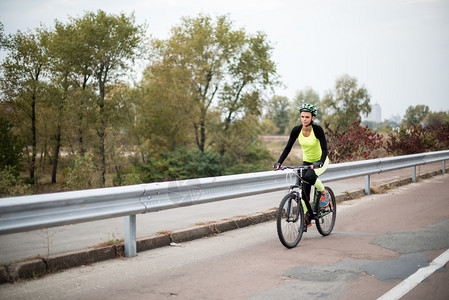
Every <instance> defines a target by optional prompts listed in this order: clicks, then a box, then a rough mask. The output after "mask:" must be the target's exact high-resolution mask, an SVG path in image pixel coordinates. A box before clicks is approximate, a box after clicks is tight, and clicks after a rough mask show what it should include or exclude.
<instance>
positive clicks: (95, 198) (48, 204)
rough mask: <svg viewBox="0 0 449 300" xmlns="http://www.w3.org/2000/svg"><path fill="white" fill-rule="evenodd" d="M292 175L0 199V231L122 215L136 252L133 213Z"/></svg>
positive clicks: (345, 173)
mask: <svg viewBox="0 0 449 300" xmlns="http://www.w3.org/2000/svg"><path fill="white" fill-rule="evenodd" d="M448 159H449V150H446V151H437V152H428V153H421V154H413V155H405V156H398V157H389V158H382V159H372V160H365V161H357V162H350V163H340V164H332V165H330V166H329V167H328V169H327V171H326V173H325V174H323V175H322V176H321V177H320V179H321V180H322V181H323V182H329V181H335V180H342V179H347V178H353V177H359V176H365V192H366V193H368V194H369V191H370V175H371V174H376V173H381V172H385V171H390V170H396V169H401V168H407V167H412V177H413V181H416V166H418V165H423V164H427V163H431V162H437V161H442V162H443V167H442V170H443V172H445V169H446V168H445V160H448ZM294 180H295V176H294V174H293V173H292V171H282V172H281V171H277V172H274V171H268V172H258V173H249V174H240V175H229V176H220V177H209V178H200V179H189V180H181V181H170V182H159V183H150V184H140V185H132V186H124V187H113V188H103V189H92V190H82V191H74V192H62V193H54V194H42V195H33V196H21V197H11V198H2V199H0V234H10V233H17V232H24V231H29V230H34V229H42V228H49V227H55V226H61V225H68V224H76V223H83V222H89V221H95V220H102V219H108V218H115V217H121V216H125V256H127V257H130V256H135V255H136V214H143V213H148V212H154V211H160V210H165V209H171V208H177V207H182V206H190V205H196V204H201V203H207V202H213V201H220V200H225V199H230V198H236V197H242V196H248V195H254V194H261V193H266V192H272V191H277V190H282V189H286V187H288V186H289V185H291V184H292V183H293V182H294Z"/></svg>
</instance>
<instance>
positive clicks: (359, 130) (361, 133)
mask: <svg viewBox="0 0 449 300" xmlns="http://www.w3.org/2000/svg"><path fill="white" fill-rule="evenodd" d="M324 128H325V130H326V139H327V144H328V151H329V159H330V160H331V161H332V163H340V162H347V161H357V160H364V159H372V158H377V157H376V156H374V155H373V151H374V150H376V149H379V148H382V146H383V137H382V135H380V134H379V133H376V132H372V131H371V129H370V128H369V127H368V126H360V121H356V122H354V123H353V126H349V127H348V128H346V129H343V130H341V129H340V126H338V127H337V128H336V129H335V130H332V129H331V128H330V127H329V123H328V122H326V123H325V124H324Z"/></svg>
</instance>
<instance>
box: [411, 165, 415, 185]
mask: <svg viewBox="0 0 449 300" xmlns="http://www.w3.org/2000/svg"><path fill="white" fill-rule="evenodd" d="M412 181H413V182H416V166H413V167H412Z"/></svg>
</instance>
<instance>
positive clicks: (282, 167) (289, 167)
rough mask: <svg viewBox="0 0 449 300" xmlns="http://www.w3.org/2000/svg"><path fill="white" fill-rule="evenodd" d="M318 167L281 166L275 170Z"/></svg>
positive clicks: (313, 167) (312, 167)
mask: <svg viewBox="0 0 449 300" xmlns="http://www.w3.org/2000/svg"><path fill="white" fill-rule="evenodd" d="M315 168H316V167H315V166H314V165H309V166H282V165H281V166H280V167H279V169H275V171H278V170H287V169H291V170H307V169H312V170H313V169H315Z"/></svg>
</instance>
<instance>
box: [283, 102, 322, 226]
mask: <svg viewBox="0 0 449 300" xmlns="http://www.w3.org/2000/svg"><path fill="white" fill-rule="evenodd" d="M299 111H300V113H301V125H298V126H296V127H294V128H293V129H292V131H291V133H290V138H289V140H288V142H287V145H286V146H285V148H284V151H283V152H282V154H281V156H280V157H279V160H278V161H277V163H275V164H274V168H275V169H276V170H278V169H279V168H280V167H281V165H282V163H283V162H284V160H285V159H286V158H287V156H288V154H289V153H290V151H291V149H292V147H293V144H294V143H295V141H296V139H298V141H299V144H300V145H301V148H302V151H303V165H304V166H309V165H313V169H307V170H306V171H305V172H304V173H303V176H302V178H303V179H304V180H305V181H306V182H304V185H303V190H304V194H305V195H310V189H311V186H310V184H312V185H313V186H314V187H315V188H317V189H318V191H320V192H321V198H320V206H321V207H327V206H328V205H329V193H328V192H327V191H326V189H325V188H324V185H323V183H322V182H321V181H320V180H319V179H318V176H319V175H321V174H323V173H324V171H326V169H327V167H328V165H329V158H328V156H327V154H328V152H327V143H326V136H325V134H324V130H323V128H321V126H319V125H316V124H313V121H314V120H315V117H316V115H317V109H316V108H315V106H313V105H311V104H303V105H302V106H301V108H300V109H299ZM315 169H316V170H315ZM309 183H310V184H309ZM302 198H303V199H307V198H305V196H304V195H303V197H302ZM308 214H309V213H308V212H307V215H308ZM309 220H310V216H309V215H308V217H306V222H307V225H309V222H310V221H309Z"/></svg>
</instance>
